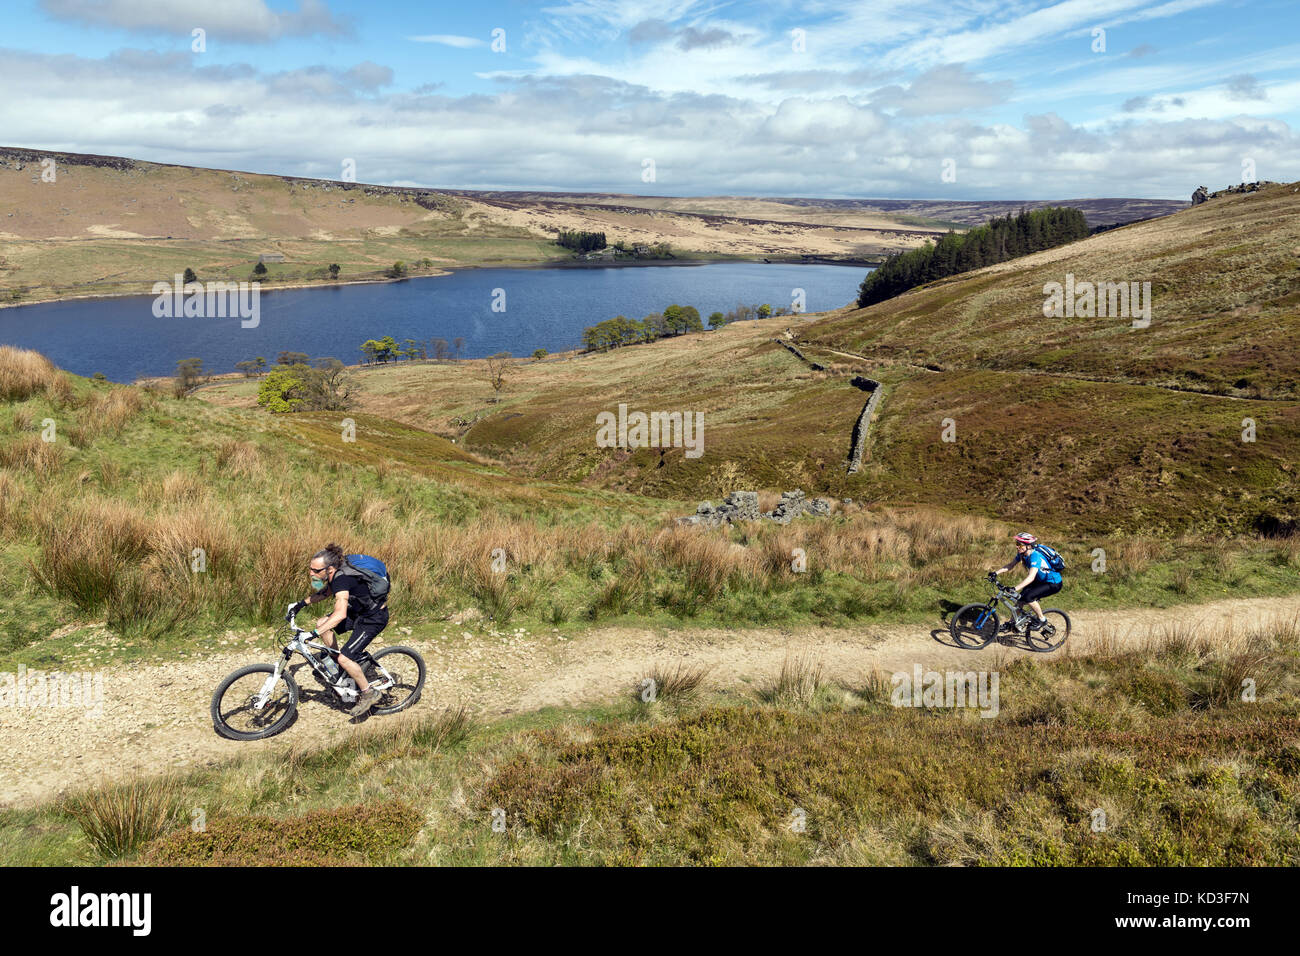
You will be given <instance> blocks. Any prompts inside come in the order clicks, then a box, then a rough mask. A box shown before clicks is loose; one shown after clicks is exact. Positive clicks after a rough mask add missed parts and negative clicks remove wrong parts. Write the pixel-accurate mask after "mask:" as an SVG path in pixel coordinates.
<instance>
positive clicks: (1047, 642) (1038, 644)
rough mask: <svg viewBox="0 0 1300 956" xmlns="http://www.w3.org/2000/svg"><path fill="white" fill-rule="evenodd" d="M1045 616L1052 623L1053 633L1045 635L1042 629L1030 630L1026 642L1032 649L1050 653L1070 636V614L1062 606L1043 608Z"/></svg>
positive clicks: (1040, 652) (1037, 651) (1041, 652)
mask: <svg viewBox="0 0 1300 956" xmlns="http://www.w3.org/2000/svg"><path fill="white" fill-rule="evenodd" d="M1043 617H1044V618H1045V619H1046V620H1047V622H1048V623H1049V624H1051V625H1052V627H1053V633H1052V634H1051V635H1050V636H1049V637H1044V636H1043V632H1042V631H1041V630H1038V631H1030V632H1029V633H1028V634H1027V635H1025V644H1026V645H1027V646H1028V647H1029V649H1030V650H1031V651H1035V652H1036V653H1039V654H1050V653H1051V652H1052V651H1054V650H1056V649H1057V648H1059V647H1060V646H1061V645H1062V644H1064V643H1065V641H1066V639H1067V638H1068V637H1069V636H1070V615H1068V614H1066V613H1065V612H1064V611H1062V610H1061V609H1060V608H1056V607H1049V608H1045V609H1044V610H1043Z"/></svg>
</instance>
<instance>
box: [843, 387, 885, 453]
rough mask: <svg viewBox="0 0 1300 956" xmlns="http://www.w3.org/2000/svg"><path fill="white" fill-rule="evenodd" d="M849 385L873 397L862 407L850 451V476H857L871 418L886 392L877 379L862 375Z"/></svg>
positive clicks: (855, 425) (854, 429) (854, 427)
mask: <svg viewBox="0 0 1300 956" xmlns="http://www.w3.org/2000/svg"><path fill="white" fill-rule="evenodd" d="M849 384H851V385H853V387H855V388H860V389H862V390H863V391H864V392H870V393H871V397H870V398H869V399H867V404H866V405H864V406H863V407H862V414H861V415H859V416H858V420H857V422H856V423H855V424H854V426H853V443H852V447H851V450H850V451H849V474H850V475H853V474H856V473H857V471H858V469H859V468H861V467H862V454H863V452H864V451H865V450H866V447H867V428H868V427H869V426H870V424H871V416H872V415H874V414H875V411H876V405H877V404H878V403H879V402H880V398H881V396H882V395H884V394H885V390H884V389H883V388H881V387H880V383H879V382H877V381H876V380H875V379H870V378H864V377H863V376H861V375H855V376H853V380H852V382H850V383H849Z"/></svg>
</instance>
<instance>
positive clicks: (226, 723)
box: [212, 664, 298, 740]
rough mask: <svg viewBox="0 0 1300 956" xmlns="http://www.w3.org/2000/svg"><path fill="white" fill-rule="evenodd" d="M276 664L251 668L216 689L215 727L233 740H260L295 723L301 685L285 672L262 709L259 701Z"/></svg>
mask: <svg viewBox="0 0 1300 956" xmlns="http://www.w3.org/2000/svg"><path fill="white" fill-rule="evenodd" d="M274 673H275V665H274V664H249V665H248V666H247V667H241V668H240V669H239V670H237V671H235V672H234V673H233V674H231V675H229V676H228V677H227V678H226V679H225V680H223V681H222V682H221V683H220V684H218V685H217V689H216V691H215V692H214V693H213V694H212V726H213V728H214V729H215V730H216V731H217V733H219V734H221V736H223V737H228V738H230V739H231V740H261V739H262V738H263V737H271V736H273V735H275V734H278V733H279V732H280V731H282V730H284V729H285V728H286V727H288V726H289V724H291V723H293V718H294V715H295V714H297V713H298V685H297V684H296V683H295V682H294V679H293V678H292V677H290V676H289V672H288V671H285V672H284V673H282V674H281V675H280V679H279V680H277V681H276V682H275V684H274V685H273V686H272V687H271V693H270V695H269V696H268V697H267V698H266V700H265V702H264V703H263V704H262V706H261V707H258V706H257V704H258V701H259V699H260V697H261V693H262V688H263V687H264V686H265V684H266V680H267V678H268V677H270V676H271V675H272V674H274Z"/></svg>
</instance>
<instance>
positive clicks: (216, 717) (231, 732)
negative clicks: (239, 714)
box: [212, 664, 298, 740]
mask: <svg viewBox="0 0 1300 956" xmlns="http://www.w3.org/2000/svg"><path fill="white" fill-rule="evenodd" d="M258 673H262V674H274V673H275V665H274V664H249V665H248V666H247V667H241V668H240V669H239V670H237V671H234V672H233V673H231V674H228V675H226V678H225V679H224V680H223V681H222V682H221V683H220V684H218V685H217V689H216V690H215V691H213V692H212V727H213V729H214V730H215V731H216V732H217V733H218V734H220V735H221V736H222V737H225V738H226V739H228V740H263V739H265V738H267V737H274V736H275V735H276V734H278V733H280V732H281V731H283V730H284V729H285V728H286V727H288V726H289V725H290V724H291V723H293V720H294V718H295V717H297V716H298V684H297V682H296V681H294V679H293V676H292V675H291V674H290V673H289V672H288V671H287V670H286V671H284V672H283V673H282V674H281V675H280V679H281V680H282V681H284V683H285V685H286V686H287V687H288V689H289V705H288V707H286V708H285V712H284V714H283V715H281V716H280V718H279V719H278V720H276V721H275V723H273V724H271V725H270V726H269V727H266V728H265V729H263V730H259V731H257V732H256V733H250V732H247V731H243V730H235V729H234V728H233V727H231V726H230V725H229V724H227V723H226V721H225V718H224V717H222V715H221V698H222V695H224V694H225V692H226V691H227V690H228V689H229V688H230V685H231V684H233V683H234V682H235V681H237V680H239V679H240V678H241V677H247V676H248V675H249V674H258Z"/></svg>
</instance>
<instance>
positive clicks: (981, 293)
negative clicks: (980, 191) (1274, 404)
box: [800, 183, 1300, 400]
mask: <svg viewBox="0 0 1300 956" xmlns="http://www.w3.org/2000/svg"><path fill="white" fill-rule="evenodd" d="M1298 243H1300V183H1292V184H1290V185H1279V186H1273V187H1269V188H1265V189H1261V190H1260V191H1259V192H1255V193H1247V194H1241V195H1230V196H1222V197H1219V198H1217V199H1213V200H1211V201H1209V202H1207V203H1204V204H1203V205H1200V206H1196V207H1193V208H1191V209H1188V210H1186V211H1184V212H1180V213H1178V214H1176V215H1173V216H1167V217H1165V218H1163V219H1158V220H1154V221H1152V222H1145V223H1137V224H1135V225H1131V226H1125V227H1123V228H1120V229H1116V230H1113V231H1110V232H1106V233H1102V234H1099V235H1096V236H1093V237H1091V238H1088V239H1085V240H1082V241H1080V242H1075V243H1071V244H1070V245H1067V246H1063V247H1061V248H1059V249H1054V250H1049V251H1046V252H1041V253H1037V254H1035V255H1031V256H1026V257H1024V258H1022V259H1017V260H1013V261H1011V262H1007V263H1003V264H1001V265H997V266H991V267H989V268H986V269H981V270H978V271H976V272H973V273H968V274H966V275H961V276H954V277H952V278H949V279H944V280H941V281H938V282H933V283H930V284H929V285H926V286H923V287H921V288H918V289H914V290H912V291H911V292H909V293H907V294H905V295H901V296H899V297H897V298H895V299H892V300H890V301H888V302H882V303H879V304H877V305H875V306H872V307H870V308H868V309H861V310H852V311H848V312H845V313H841V314H837V315H835V316H834V317H832V318H828V319H826V320H824V321H822V322H819V323H817V324H816V325H814V326H812V327H810V328H807V329H805V330H804V331H803V333H802V334H801V336H800V338H801V339H802V340H803V341H806V342H809V343H816V344H821V345H825V346H827V347H830V348H835V349H841V350H844V351H847V352H853V353H857V354H860V355H863V356H866V357H867V358H868V360H870V361H871V362H873V363H882V362H890V363H892V362H903V363H914V364H919V365H930V366H935V367H938V368H942V369H945V370H947V369H975V368H980V369H990V370H994V371H1005V372H1017V373H1019V372H1045V373H1050V374H1052V375H1065V376H1076V377H1080V378H1086V379H1090V380H1101V381H1114V382H1120V383H1126V384H1127V383H1140V384H1146V385H1157V386H1162V387H1167V388H1178V389H1186V390H1191V391H1197V392H1207V393H1212V394H1218V395H1231V396H1237V397H1249V398H1265V399H1287V400H1296V399H1297V398H1300V261H1298V260H1297V258H1296V248H1297V244H1298ZM1067 273H1071V274H1073V275H1074V276H1075V279H1076V281H1084V280H1087V281H1093V282H1096V281H1102V282H1129V283H1131V282H1150V283H1151V294H1152V302H1153V306H1152V315H1151V324H1150V326H1149V327H1148V328H1133V327H1132V325H1131V322H1130V321H1128V320H1126V319H1122V318H1096V317H1094V318H1066V317H1061V318H1045V317H1044V315H1043V303H1044V301H1045V299H1046V298H1047V296H1046V295H1045V294H1044V291H1043V287H1044V285H1045V284H1046V283H1049V282H1058V283H1064V282H1065V278H1066V274H1067Z"/></svg>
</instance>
